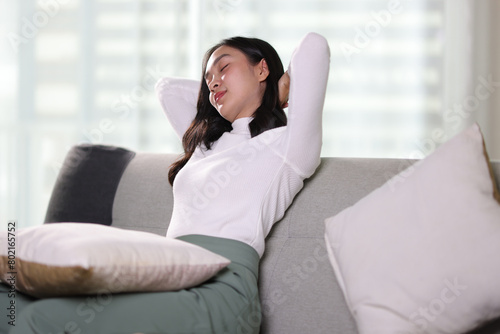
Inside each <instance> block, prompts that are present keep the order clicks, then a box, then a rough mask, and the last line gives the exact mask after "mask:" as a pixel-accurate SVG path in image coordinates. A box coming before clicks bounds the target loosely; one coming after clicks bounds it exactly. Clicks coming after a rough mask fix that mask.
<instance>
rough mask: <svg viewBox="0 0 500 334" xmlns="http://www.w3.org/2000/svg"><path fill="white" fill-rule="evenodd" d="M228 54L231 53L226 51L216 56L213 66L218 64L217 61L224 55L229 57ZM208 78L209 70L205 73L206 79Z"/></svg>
mask: <svg viewBox="0 0 500 334" xmlns="http://www.w3.org/2000/svg"><path fill="white" fill-rule="evenodd" d="M227 56H230V54H229V53H224V54H221V55H220V56H219V57H217V58H215V60H214V63H213V64H212V66H215V65H217V63H218V62H219V61H220V60H221V59H222V58H224V57H227ZM207 78H208V71H207V72H206V73H205V80H206V79H207Z"/></svg>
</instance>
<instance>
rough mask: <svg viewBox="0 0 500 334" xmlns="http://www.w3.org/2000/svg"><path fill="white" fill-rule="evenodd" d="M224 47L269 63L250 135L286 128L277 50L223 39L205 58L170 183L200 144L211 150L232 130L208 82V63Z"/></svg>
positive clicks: (252, 61) (244, 40) (238, 39)
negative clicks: (214, 101)
mask: <svg viewBox="0 0 500 334" xmlns="http://www.w3.org/2000/svg"><path fill="white" fill-rule="evenodd" d="M221 46H229V47H232V48H235V49H238V50H240V51H241V52H243V54H245V56H246V57H247V59H248V61H249V63H250V64H252V65H257V64H258V63H259V62H260V61H261V60H262V59H265V60H266V63H267V66H268V69H269V75H268V76H267V78H266V89H265V91H264V96H263V97H262V103H261V105H260V106H259V107H258V108H257V109H256V110H255V112H254V114H253V117H254V119H253V120H252V121H251V122H250V123H249V125H248V126H249V129H250V135H251V136H252V137H255V136H257V135H259V134H261V133H262V132H264V131H266V130H270V129H274V128H277V127H280V126H284V125H286V115H285V112H284V111H283V108H282V107H281V105H280V101H279V89H278V81H279V79H280V78H281V76H282V75H283V73H284V69H283V63H282V62H281V59H280V57H279V56H278V53H277V52H276V50H275V49H274V48H273V47H272V46H271V45H270V44H269V43H267V42H265V41H263V40H261V39H257V38H247V37H239V36H238V37H232V38H228V39H224V40H222V41H221V42H220V43H218V44H216V45H214V46H213V47H212V48H210V49H209V50H208V51H207V52H206V53H205V56H204V58H203V63H202V80H201V87H200V92H199V95H198V103H197V110H198V112H197V113H196V116H195V118H194V120H193V122H192V123H191V125H190V126H189V128H188V129H187V130H186V132H185V133H184V136H183V137H182V146H183V148H184V154H183V155H182V156H181V157H180V158H179V159H178V160H177V161H175V162H174V163H173V164H172V165H171V166H170V170H169V172H168V181H169V182H170V184H173V183H174V179H175V176H176V175H177V173H178V172H179V171H180V170H181V169H182V167H184V165H185V164H186V163H187V162H188V160H189V159H190V158H191V155H192V154H193V152H194V150H195V149H196V147H197V146H198V145H201V144H203V145H205V147H206V148H207V149H210V147H211V145H212V143H213V142H215V141H217V140H218V139H219V138H220V137H221V136H222V134H223V133H224V132H227V131H231V130H232V126H231V123H230V122H229V121H228V120H226V119H225V118H223V117H222V116H221V115H220V114H219V112H218V111H217V109H215V108H214V107H213V106H212V104H210V101H209V95H210V90H209V87H208V86H207V84H206V83H205V78H204V77H205V72H206V69H207V63H208V60H209V58H210V57H211V56H212V53H214V52H215V50H217V49H218V48H220V47H221Z"/></svg>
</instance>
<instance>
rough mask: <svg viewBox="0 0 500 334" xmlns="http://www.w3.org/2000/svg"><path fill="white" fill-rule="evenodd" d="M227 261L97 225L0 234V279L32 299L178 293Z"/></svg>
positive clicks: (63, 225)
mask: <svg viewBox="0 0 500 334" xmlns="http://www.w3.org/2000/svg"><path fill="white" fill-rule="evenodd" d="M9 260H11V262H9ZM12 260H15V262H12ZM229 263H230V261H229V260H228V259H226V258H225V257H222V256H220V255H218V254H215V253H212V252H210V251H208V250H206V249H204V248H202V247H199V246H196V245H194V244H191V243H188V242H185V241H181V240H178V239H172V238H167V237H163V236H159V235H156V234H153V233H148V232H139V231H132V230H124V229H120V228H116V227H110V226H104V225H99V224H82V223H54V224H45V225H40V226H36V227H30V228H23V229H20V230H19V231H17V233H15V234H12V233H10V234H9V233H8V232H2V233H0V274H1V275H0V278H1V280H2V281H3V282H5V283H7V284H9V285H11V286H12V284H14V287H15V288H16V289H17V290H19V291H21V292H24V293H26V294H29V295H32V296H35V297H52V296H63V295H81V294H94V293H112V292H133V291H170V290H179V289H183V288H189V287H193V286H195V285H197V284H199V283H202V282H203V281H205V280H207V279H209V278H210V277H212V276H213V275H215V274H216V273H217V272H218V271H219V270H221V269H222V268H224V267H226V266H227V265H228V264H229ZM13 272H14V273H15V274H12V273H13Z"/></svg>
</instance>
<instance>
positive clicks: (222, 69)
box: [220, 64, 229, 72]
mask: <svg viewBox="0 0 500 334" xmlns="http://www.w3.org/2000/svg"><path fill="white" fill-rule="evenodd" d="M228 66H229V64H226V65H224V66H223V67H222V68H221V69H220V71H221V72H222V71H224V69H225V68H226V67H228Z"/></svg>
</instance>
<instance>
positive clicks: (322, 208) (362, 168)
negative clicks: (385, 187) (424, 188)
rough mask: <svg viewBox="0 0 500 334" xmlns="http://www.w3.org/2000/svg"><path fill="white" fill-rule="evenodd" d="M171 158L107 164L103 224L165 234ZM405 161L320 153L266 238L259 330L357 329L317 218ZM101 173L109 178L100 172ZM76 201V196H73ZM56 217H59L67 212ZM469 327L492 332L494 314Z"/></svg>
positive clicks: (76, 165) (61, 194)
mask: <svg viewBox="0 0 500 334" xmlns="http://www.w3.org/2000/svg"><path fill="white" fill-rule="evenodd" d="M75 149H77V150H78V149H82V147H76V148H74V149H73V150H75ZM84 149H85V150H87V153H88V151H89V150H90V151H92V150H93V151H94V153H95V152H97V151H99V150H101V149H104V151H106V150H111V151H113V150H114V148H109V147H102V146H86V147H84ZM74 153H75V152H73V154H71V152H70V154H69V155H68V157H67V159H66V163H65V167H63V170H61V172H60V176H59V178H58V181H57V182H56V185H55V188H54V192H55V193H57V194H53V198H52V200H51V203H50V204H49V210H48V214H47V220H49V221H50V220H54V219H55V220H57V219H56V218H55V216H56V215H57V214H54V212H56V211H57V207H58V206H59V207H60V206H61V205H63V204H64V201H65V200H68V199H69V200H71V195H68V189H66V188H64V184H65V183H68V180H70V179H71V178H75V177H78V175H79V174H81V173H85V171H84V170H83V169H85V168H87V167H85V166H83V167H81V165H89V161H90V160H92V159H94V160H95V159H96V158H95V157H90V156H87V155H83V156H82V155H81V154H80V155H78V154H76V155H75V154H74ZM75 156H76V157H79V159H75ZM175 158H176V155H175V154H153V153H136V152H128V155H127V156H126V158H125V159H122V160H123V161H124V163H122V164H121V168H118V172H117V173H115V172H113V171H111V172H112V173H115V179H116V180H117V182H116V183H115V186H111V190H106V191H105V192H106V193H105V194H104V196H105V197H106V196H107V197H109V198H113V200H112V207H110V208H109V210H110V217H111V220H110V221H109V223H111V225H112V226H116V227H120V228H124V229H134V230H141V231H148V232H153V233H157V234H160V235H164V234H165V232H166V230H167V228H168V223H169V219H170V215H171V212H172V192H171V186H170V185H169V183H168V181H167V172H168V166H169V165H170V164H171V163H172V162H173V160H174V159H175ZM97 159H98V160H99V159H101V158H100V157H99V158H97ZM111 159H113V157H111ZM82 162H83V163H82ZM412 162H413V161H407V160H398V159H368V158H322V162H321V165H320V167H319V168H318V170H317V172H316V174H315V175H314V176H313V177H312V178H310V179H309V180H307V181H306V183H305V186H304V189H303V190H302V191H301V192H300V193H299V194H298V196H297V197H296V198H295V200H294V202H293V204H292V206H291V207H290V208H289V209H288V211H287V212H286V214H285V216H284V218H283V219H282V220H281V221H280V222H278V223H277V224H276V225H275V226H274V228H273V229H272V231H271V233H270V235H269V236H268V238H267V243H266V251H265V254H264V256H263V258H262V262H261V267H260V291H261V301H262V306H263V323H262V326H261V332H262V333H271V334H280V333H283V334H294V333H297V334H299V333H300V334H304V333H332V334H333V333H338V334H351V333H352V334H354V333H357V330H356V325H355V322H354V320H353V318H352V317H351V315H350V313H349V310H348V308H347V305H346V303H345V301H344V297H343V295H342V291H341V290H340V288H339V286H338V284H337V281H336V279H335V276H334V272H333V270H332V267H331V266H330V263H329V260H328V256H327V252H326V248H325V242H324V235H323V234H324V220H325V218H327V217H330V216H332V215H335V214H336V213H338V212H340V211H341V210H342V209H344V208H346V207H348V206H350V205H352V204H354V203H356V202H357V201H358V200H360V199H361V198H362V197H364V196H365V195H367V194H368V193H369V192H371V191H372V190H374V189H375V188H377V187H378V186H380V185H382V184H383V183H385V182H386V181H387V180H388V179H389V178H390V177H391V176H393V175H395V174H396V173H398V172H400V171H402V170H403V169H404V168H405V167H406V166H408V163H412ZM100 164H102V166H103V168H106V166H109V165H110V163H109V161H108V162H106V161H105V159H104V160H103V162H102V163H101V162H99V161H97V163H90V166H93V167H92V168H94V171H90V172H89V173H88V174H87V175H86V176H85V177H86V178H87V180H86V184H87V185H88V184H89V182H90V184H91V185H90V186H88V189H96V188H99V183H97V184H94V185H92V182H94V181H96V180H97V181H96V182H100V181H99V179H103V177H94V174H95V173H100V172H101V171H102V170H103V169H102V168H100V167H99V166H100ZM68 170H71V171H70V172H68ZM493 170H494V174H495V177H496V179H497V180H500V162H494V163H493ZM96 171H97V172H96ZM108 172H109V171H108ZM89 175H90V176H89ZM89 178H92V180H91V179H89ZM104 178H105V179H106V180H109V179H110V178H108V176H105V177H104ZM79 187H80V188H79V189H80V193H79V195H78V196H86V197H87V198H90V199H94V200H95V199H96V198H97V202H99V203H97V204H99V205H101V204H102V201H100V200H99V198H100V196H99V195H96V194H90V193H87V194H82V193H81V187H82V186H79ZM63 188H64V189H63ZM85 191H90V190H85ZM78 200H79V201H80V202H81V198H79V199H78ZM70 206H71V205H70ZM59 218H60V219H62V220H60V221H63V220H64V219H67V218H68V217H59ZM82 221H84V220H82ZM243 332H244V331H243ZM474 333H475V334H492V333H500V320H497V321H494V322H492V323H490V324H489V325H487V326H486V327H483V328H481V329H480V330H477V331H475V332H474Z"/></svg>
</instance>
